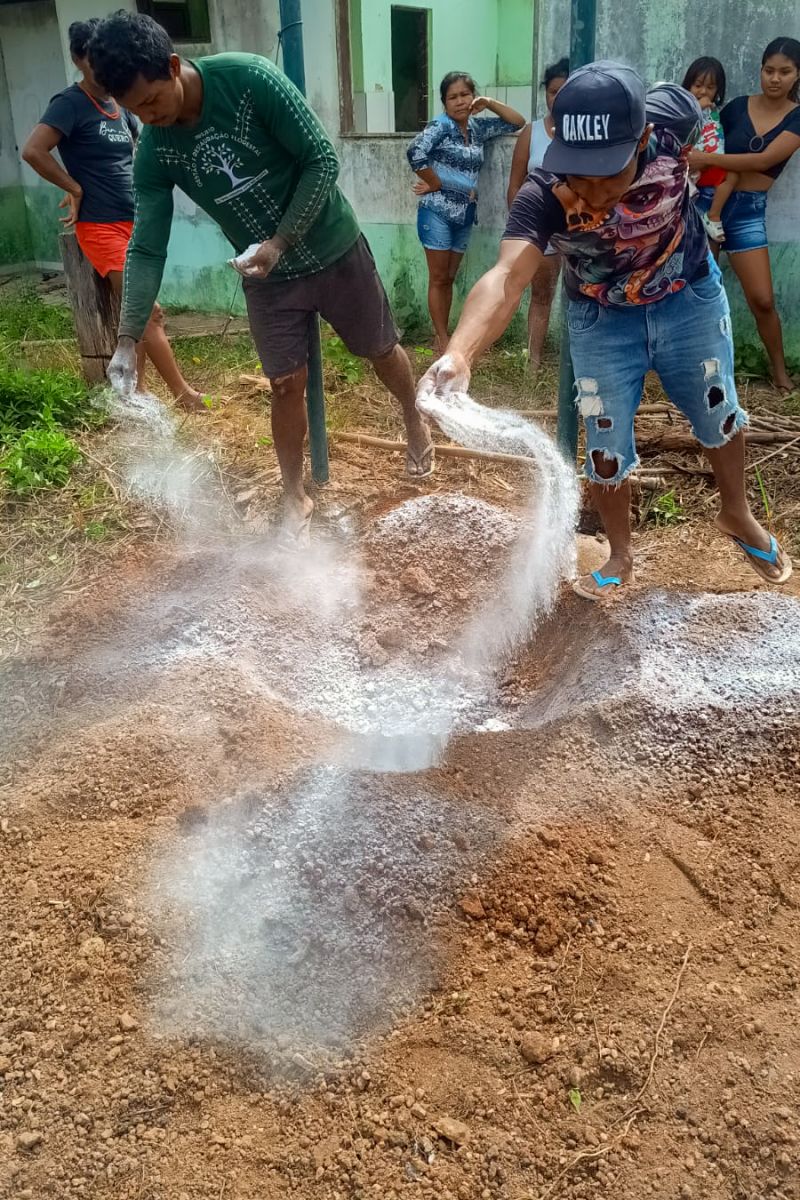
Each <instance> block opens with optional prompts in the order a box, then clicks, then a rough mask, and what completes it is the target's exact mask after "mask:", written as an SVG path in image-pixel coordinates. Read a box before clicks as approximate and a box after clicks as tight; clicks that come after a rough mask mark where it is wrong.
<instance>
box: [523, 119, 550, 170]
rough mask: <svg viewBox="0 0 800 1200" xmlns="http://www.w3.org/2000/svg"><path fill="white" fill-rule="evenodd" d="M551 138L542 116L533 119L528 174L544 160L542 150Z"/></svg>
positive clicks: (543, 150)
mask: <svg viewBox="0 0 800 1200" xmlns="http://www.w3.org/2000/svg"><path fill="white" fill-rule="evenodd" d="M552 140H553V139H552V138H551V137H550V135H549V133H548V132H547V130H546V129H545V125H544V117H540V118H539V120H538V121H534V122H533V124H532V125H531V155H530V158H529V159H528V174H529V175H530V173H531V171H533V170H534V169H535V168H536V167H540V166H541V165H542V163H543V162H544V152H545V150H546V149H547V147H548V146H549V145H550V143H551V142H552Z"/></svg>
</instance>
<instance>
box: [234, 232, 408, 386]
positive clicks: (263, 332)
mask: <svg viewBox="0 0 800 1200" xmlns="http://www.w3.org/2000/svg"><path fill="white" fill-rule="evenodd" d="M243 288H244V295H245V300H246V302H247V316H248V320H249V321H250V332H251V333H252V335H253V341H254V342H255V344H256V350H257V351H258V356H259V358H260V359H261V365H262V367H263V368H264V374H265V375H266V376H267V377H268V378H269V379H281V378H282V377H283V376H284V375H292V374H294V372H295V371H298V370H300V368H301V367H304V366H305V365H306V363H307V362H308V333H309V323H310V320H311V318H312V317H313V315H314V313H319V315H320V316H321V317H322V319H323V320H324V321H327V322H328V324H329V325H331V326H332V327H333V329H334V331H335V332H336V333H337V334H338V335H339V337H340V338H341V339H342V341H343V342H344V344H345V346H346V347H347V349H348V350H349V351H350V353H351V354H355V355H357V356H358V357H359V358H383V356H384V355H386V354H389V353H390V351H391V350H393V349H394V347H395V346H396V345H397V343H398V342H399V341H400V334H399V333H398V330H397V326H396V325H395V323H394V317H393V316H392V310H391V308H390V307H389V301H388V299H387V296H386V292H385V291H384V288H383V284H382V283H381V278H380V275H379V274H378V270H377V268H376V266H375V259H374V258H373V257H372V251H371V250H370V248H369V243H368V242H367V239H366V238H365V237H364V235H363V234H362V235H361V236H360V237H359V239H358V241H357V242H356V243H355V245H354V246H353V247H351V249H350V250H348V251H347V253H346V254H343V255H342V257H341V258H339V259H337V260H336V262H334V263H331V265H330V266H329V267H325V268H323V270H321V271H317V272H316V273H315V274H314V275H304V276H302V277H301V278H300V279H273V280H270V279H245V280H244V281H243Z"/></svg>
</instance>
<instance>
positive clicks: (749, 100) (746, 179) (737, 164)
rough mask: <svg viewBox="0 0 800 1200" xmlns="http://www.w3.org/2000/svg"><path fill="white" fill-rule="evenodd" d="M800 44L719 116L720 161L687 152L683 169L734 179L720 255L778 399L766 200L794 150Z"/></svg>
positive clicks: (770, 63)
mask: <svg viewBox="0 0 800 1200" xmlns="http://www.w3.org/2000/svg"><path fill="white" fill-rule="evenodd" d="M798 93H800V42H798V41H795V39H794V38H777V39H776V40H775V41H774V42H770V44H769V45H768V46H767V48H766V50H765V51H764V55H763V57H762V59H761V94H760V95H756V96H739V97H738V98H737V99H736V100H731V102H730V104H726V105H725V107H724V108H723V110H722V113H721V121H722V128H723V131H724V134H725V153H724V154H702V153H700V152H698V151H693V152H692V153H691V154H690V155H689V166H690V167H691V168H693V169H697V170H703V169H704V168H706V167H709V166H716V167H721V168H722V169H723V170H727V171H736V172H738V173H739V180H738V183H737V185H736V191H735V192H734V193H733V195H732V196H731V198H730V200H729V201H728V203H727V204H726V205H725V208H724V209H723V213H722V224H723V226H724V229H725V245H724V249H725V250H726V251H727V253H728V255H729V256H730V263H731V266H732V267H733V269H734V271H735V272H736V274H737V276H738V279H739V282H740V283H741V285H742V289H743V290H744V294H745V297H746V299H747V303H748V304H749V306H750V309H751V311H752V313H753V316H754V317H755V319H756V324H757V325H758V332H759V334H760V335H761V340H762V342H763V343H764V347H765V349H766V351H767V354H768V355H769V359H770V363H771V365H772V378H773V380H774V382H775V386H776V387H777V388H779V389H780V390H781V391H785V392H790V391H792V389H793V384H792V380H791V379H790V377H789V375H788V373H787V370H786V361H785V359H784V356H783V333H782V331H781V322H780V317H779V316H778V313H777V311H776V309H775V295H774V292H773V287H772V273H771V271H770V265H769V247H768V243H767V228H766V210H767V193H768V191H769V190H770V188H771V187H772V185H773V183H774V182H775V180H776V179H777V178H778V176H779V175H780V174H781V172H782V171H783V169H784V167H785V166H786V164H787V162H788V161H789V159H790V158H791V157H792V155H793V154H794V152H795V151H796V150H797V149H800V104H798Z"/></svg>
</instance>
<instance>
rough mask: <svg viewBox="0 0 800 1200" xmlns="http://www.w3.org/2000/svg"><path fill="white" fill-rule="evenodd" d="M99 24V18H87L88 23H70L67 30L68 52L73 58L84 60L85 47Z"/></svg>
mask: <svg viewBox="0 0 800 1200" xmlns="http://www.w3.org/2000/svg"><path fill="white" fill-rule="evenodd" d="M99 24H100V18H99V17H89V20H88V21H73V22H72V24H71V25H70V27H69V29H68V30H67V36H68V37H69V52H70V54H71V55H72V57H73V58H86V47H87V46H88V45H89V42H90V41H91V38H92V34H93V33H94V31H95V29H97V26H98V25H99Z"/></svg>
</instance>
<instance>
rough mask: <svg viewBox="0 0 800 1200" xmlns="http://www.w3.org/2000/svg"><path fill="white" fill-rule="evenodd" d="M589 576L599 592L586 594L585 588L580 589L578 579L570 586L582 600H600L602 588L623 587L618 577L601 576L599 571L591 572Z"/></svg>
mask: <svg viewBox="0 0 800 1200" xmlns="http://www.w3.org/2000/svg"><path fill="white" fill-rule="evenodd" d="M590 575H591V578H592V579H593V580H594V581H595V583H596V584H597V586H598V587H599V588H600V589H601V591H599V592H587V591H586V589H585V588H583V587H581V581H580V579H576V580H575V582H574V583H573V585H572V590H573V592H575V593H576V595H578V596H583V598H584V600H595V601H597V600H602V599H603V598H604V597H603V592H602V589H603V588H621V587H622V586H623V581H622V580H621V579H620V577H619V575H601V574H600V572H599V571H592V572H591V573H590Z"/></svg>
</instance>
